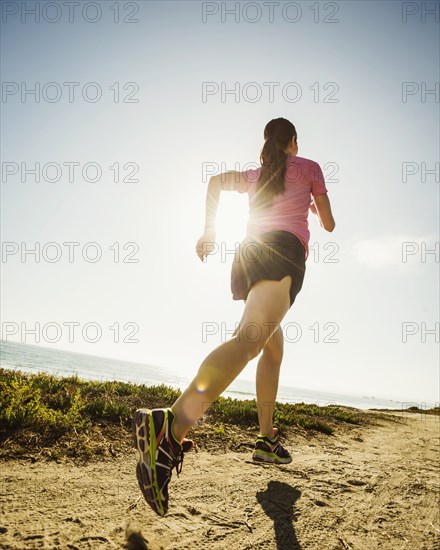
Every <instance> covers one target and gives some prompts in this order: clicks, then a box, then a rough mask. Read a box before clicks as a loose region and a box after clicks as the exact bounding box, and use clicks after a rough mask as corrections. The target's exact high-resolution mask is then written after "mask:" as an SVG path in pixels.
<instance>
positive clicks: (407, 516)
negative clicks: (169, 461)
mask: <svg viewBox="0 0 440 550" xmlns="http://www.w3.org/2000/svg"><path fill="white" fill-rule="evenodd" d="M439 436H440V418H439V416H428V415H423V416H422V415H420V414H410V413H402V412H398V413H397V416H396V422H389V421H380V422H379V423H378V425H375V426H369V427H362V428H360V427H355V428H353V429H352V430H350V432H349V433H344V434H339V435H335V436H325V435H323V434H318V435H317V436H313V437H311V436H309V437H304V436H298V437H294V436H293V437H291V438H289V440H288V441H286V442H285V445H286V447H287V448H289V450H290V451H291V452H292V453H293V462H292V463H291V464H289V465H287V466H281V467H280V466H271V465H258V464H254V463H252V462H251V460H250V451H249V450H248V449H243V452H228V453H224V452H218V453H208V452H207V451H198V452H194V451H192V452H191V453H189V454H188V455H186V456H185V461H184V465H183V466H184V467H183V471H182V473H181V475H180V477H176V474H175V473H174V474H173V480H172V482H171V485H170V495H171V498H170V511H169V513H168V515H167V516H166V517H165V518H160V517H158V516H156V515H155V514H154V512H152V511H151V509H150V508H149V507H147V505H146V504H145V503H144V501H143V499H142V498H140V492H139V490H138V487H137V482H136V478H135V475H134V469H135V454H134V451H133V452H132V453H130V454H126V453H124V455H123V456H118V457H117V458H115V459H113V460H112V461H108V460H107V461H101V462H92V463H89V464H87V465H85V466H78V465H75V464H73V463H72V462H65V463H56V462H53V461H52V462H46V461H37V462H34V463H32V462H31V461H26V460H9V461H3V462H2V463H1V485H0V494H1V500H0V502H1V519H0V548H8V549H20V550H24V549H27V548H59V549H83V548H93V549H95V548H96V549H101V548H132V549H134V548H144V549H145V548H148V549H150V550H159V549H160V548H163V549H174V548H176V549H177V548H179V549H183V548H185V549H201V550H202V549H211V548H217V549H234V550H235V549H240V550H245V549H263V548H264V549H267V550H271V549H278V550H280V549H283V550H284V549H299V548H301V549H311V550H315V549H316V550H327V549H335V550H336V549H362V550H363V549H366V550H368V549H379V548H380V549H389V550H399V549H408V550H440V512H439V503H440V502H439V482H440V479H439V472H440V470H439V468H440V463H439V458H440V447H439Z"/></svg>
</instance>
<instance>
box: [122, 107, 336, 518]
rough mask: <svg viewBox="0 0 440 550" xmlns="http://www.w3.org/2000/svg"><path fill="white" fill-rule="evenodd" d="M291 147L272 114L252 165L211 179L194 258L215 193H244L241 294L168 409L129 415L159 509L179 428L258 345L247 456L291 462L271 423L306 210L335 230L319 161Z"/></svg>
mask: <svg viewBox="0 0 440 550" xmlns="http://www.w3.org/2000/svg"><path fill="white" fill-rule="evenodd" d="M297 154H298V141H297V133H296V129H295V126H294V125H293V124H292V123H291V122H289V121H288V120H286V119H284V118H277V119H273V120H271V121H270V122H269V123H268V124H267V125H266V127H265V129H264V145H263V148H262V150H261V154H260V164H261V167H260V168H258V169H255V170H247V171H245V172H226V173H223V174H219V175H217V176H213V177H211V179H210V181H209V184H208V191H207V197H206V222H205V231H204V233H203V235H202V237H201V238H200V239H199V240H198V242H197V246H196V253H197V255H198V256H199V258H200V259H201V260H202V261H203V260H204V259H205V257H206V256H207V254H209V250H210V246H209V243H211V244H212V243H214V242H215V217H216V212H217V206H218V201H219V197H220V192H221V191H222V190H223V191H238V192H240V193H248V195H249V221H248V226H247V235H246V238H245V239H244V240H243V241H242V242H241V243H240V245H239V247H238V248H237V249H236V257H235V261H234V262H233V265H232V272H231V290H232V295H233V299H234V300H244V301H245V308H244V312H243V316H242V318H241V321H240V323H239V325H238V327H237V329H236V330H235V332H234V334H233V336H232V337H231V339H230V340H228V341H227V342H224V343H222V344H220V345H219V346H218V347H217V348H215V349H214V350H213V351H212V352H211V353H210V354H209V355H208V356H207V357H206V358H205V359H204V361H203V362H202V364H201V366H200V368H199V370H198V372H197V374H196V376H195V378H194V380H193V381H192V382H191V384H190V385H189V386H188V387H187V389H186V390H185V391H184V392H183V393H182V394H181V396H180V397H179V398H178V399H177V401H176V402H175V403H174V404H173V405H172V406H171V408H168V409H153V410H149V409H139V410H137V411H136V412H135V414H134V417H133V436H134V446H135V448H136V449H137V450H138V452H139V459H138V464H137V468H136V474H137V479H138V482H139V487H140V489H141V491H142V493H143V495H144V497H145V499H146V501H147V502H148V504H149V505H150V506H151V508H152V509H153V510H154V511H155V512H156V513H157V514H159V515H160V516H163V515H165V514H166V512H167V510H168V484H169V482H170V480H171V475H172V470H173V468H174V467H175V468H176V471H177V473H180V471H181V469H182V462H183V454H184V453H185V452H187V451H188V450H190V449H191V447H192V446H193V442H192V441H191V440H189V439H186V438H185V436H186V434H187V433H188V431H189V430H190V429H191V427H192V426H193V425H194V424H195V422H197V420H199V419H200V418H201V417H202V416H203V414H204V413H205V412H206V409H207V408H208V407H209V406H210V405H211V404H212V403H213V402H214V401H215V400H216V399H217V398H218V397H219V395H220V394H221V393H223V392H224V391H225V389H226V388H227V387H228V386H229V385H230V384H231V382H233V380H234V379H235V378H236V377H237V376H238V374H240V372H241V371H242V370H243V369H244V367H245V366H246V365H247V364H248V362H249V361H250V360H251V359H254V358H255V357H257V356H258V355H259V354H260V353H261V352H262V354H261V357H260V359H259V362H258V366H257V376H256V394H257V406H258V420H259V426H260V433H259V435H258V438H257V440H256V444H255V450H254V453H253V456H252V457H253V459H254V460H256V461H261V462H272V463H277V464H286V463H289V462H291V461H292V458H291V456H290V454H289V452H288V451H287V450H286V449H285V448H284V447H282V445H280V443H279V436H278V431H277V429H276V428H275V427H274V426H273V424H272V422H273V413H274V404H275V400H276V395H277V390H278V378H279V372H280V366H281V360H282V357H283V342H284V339H283V333H282V330H281V326H280V323H281V321H282V320H283V318H284V316H285V315H286V313H287V311H288V310H289V309H290V307H291V306H292V304H293V302H294V301H295V298H296V296H297V294H298V293H299V291H300V290H301V287H302V284H303V280H304V274H305V262H306V259H307V256H308V242H309V238H310V233H309V229H308V221H307V218H308V212H309V209H310V210H311V211H312V213H313V214H316V215H317V216H318V219H319V222H320V224H321V226H322V227H323V228H324V229H326V230H327V231H333V229H334V227H335V221H334V219H333V215H332V211H331V206H330V201H329V198H328V195H327V188H326V186H325V182H324V176H323V174H322V170H321V168H320V166H319V164H317V163H316V162H314V161H312V160H309V159H305V158H302V157H298V156H297ZM211 248H212V247H211Z"/></svg>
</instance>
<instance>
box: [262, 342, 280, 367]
mask: <svg viewBox="0 0 440 550" xmlns="http://www.w3.org/2000/svg"><path fill="white" fill-rule="evenodd" d="M263 356H264V358H265V359H266V360H267V361H268V362H269V363H273V364H280V365H281V362H282V360H283V349H282V348H279V347H270V346H267V345H266V346H264V348H263Z"/></svg>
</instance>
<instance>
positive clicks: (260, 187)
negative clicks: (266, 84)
mask: <svg viewBox="0 0 440 550" xmlns="http://www.w3.org/2000/svg"><path fill="white" fill-rule="evenodd" d="M293 137H294V138H295V139H296V137H297V134H296V129H295V126H294V125H293V124H292V123H291V122H289V121H288V120H286V119H285V118H274V119H273V120H271V121H270V122H268V123H267V124H266V127H265V128H264V145H263V148H262V150H261V153H260V163H261V172H260V177H259V178H258V182H257V188H256V193H255V196H254V199H253V201H252V208H253V209H254V210H260V209H264V208H268V207H270V206H271V204H272V199H273V198H274V197H275V196H276V195H279V194H280V193H283V192H284V189H285V186H284V179H285V175H286V161H287V156H288V153H286V152H285V149H287V147H288V146H289V143H290V142H291V140H292V138H293Z"/></svg>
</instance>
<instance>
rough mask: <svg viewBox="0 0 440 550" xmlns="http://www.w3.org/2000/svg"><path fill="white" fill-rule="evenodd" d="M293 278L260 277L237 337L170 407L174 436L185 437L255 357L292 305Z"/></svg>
mask: <svg viewBox="0 0 440 550" xmlns="http://www.w3.org/2000/svg"><path fill="white" fill-rule="evenodd" d="M291 280H292V279H291V277H290V276H289V275H287V276H286V277H284V279H282V280H281V281H269V280H261V281H258V282H257V283H255V285H253V287H252V288H251V290H250V292H249V295H248V298H247V301H246V305H245V309H244V312H243V316H242V318H241V321H240V324H239V326H238V328H237V330H236V332H235V334H234V336H233V337H232V338H231V339H230V340H228V341H227V342H224V343H223V344H220V346H218V347H217V348H215V349H214V350H213V351H212V352H211V353H210V354H209V355H208V356H207V357H206V358H205V359H204V361H203V362H202V364H201V366H200V368H199V370H198V372H197V374H196V376H195V378H194V380H193V381H192V382H191V384H190V385H189V386H188V388H187V389H186V390H185V391H184V392H183V393H182V395H181V396H180V397H179V398H178V399H177V401H176V402H175V403H174V405H173V406H172V407H171V409H172V411H173V413H174V415H175V421H174V425H173V431H174V435H175V437H176V438H177V439H182V438H183V437H185V435H186V434H187V433H188V431H189V430H190V428H191V427H192V426H193V424H194V423H195V422H196V421H197V420H198V419H199V418H201V417H202V416H203V414H204V413H205V411H206V410H207V408H208V407H209V406H210V405H211V404H212V402H213V401H215V400H216V399H217V398H218V396H219V395H220V394H221V393H222V392H223V391H224V390H225V389H226V388H227V387H228V386H229V385H230V384H231V382H233V380H235V378H236V377H237V376H238V374H240V372H241V371H242V370H243V369H244V367H245V366H246V365H247V363H248V362H249V361H250V360H251V359H253V358H254V357H256V356H257V355H258V354H259V353H260V352H261V350H262V349H263V347H264V345H265V344H266V342H267V341H268V339H269V338H270V336H271V335H272V333H273V332H274V331H275V330H276V329H277V328H278V326H279V323H281V321H282V319H283V318H284V316H285V314H286V313H287V311H288V310H289V307H290V297H289V291H290V285H291Z"/></svg>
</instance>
